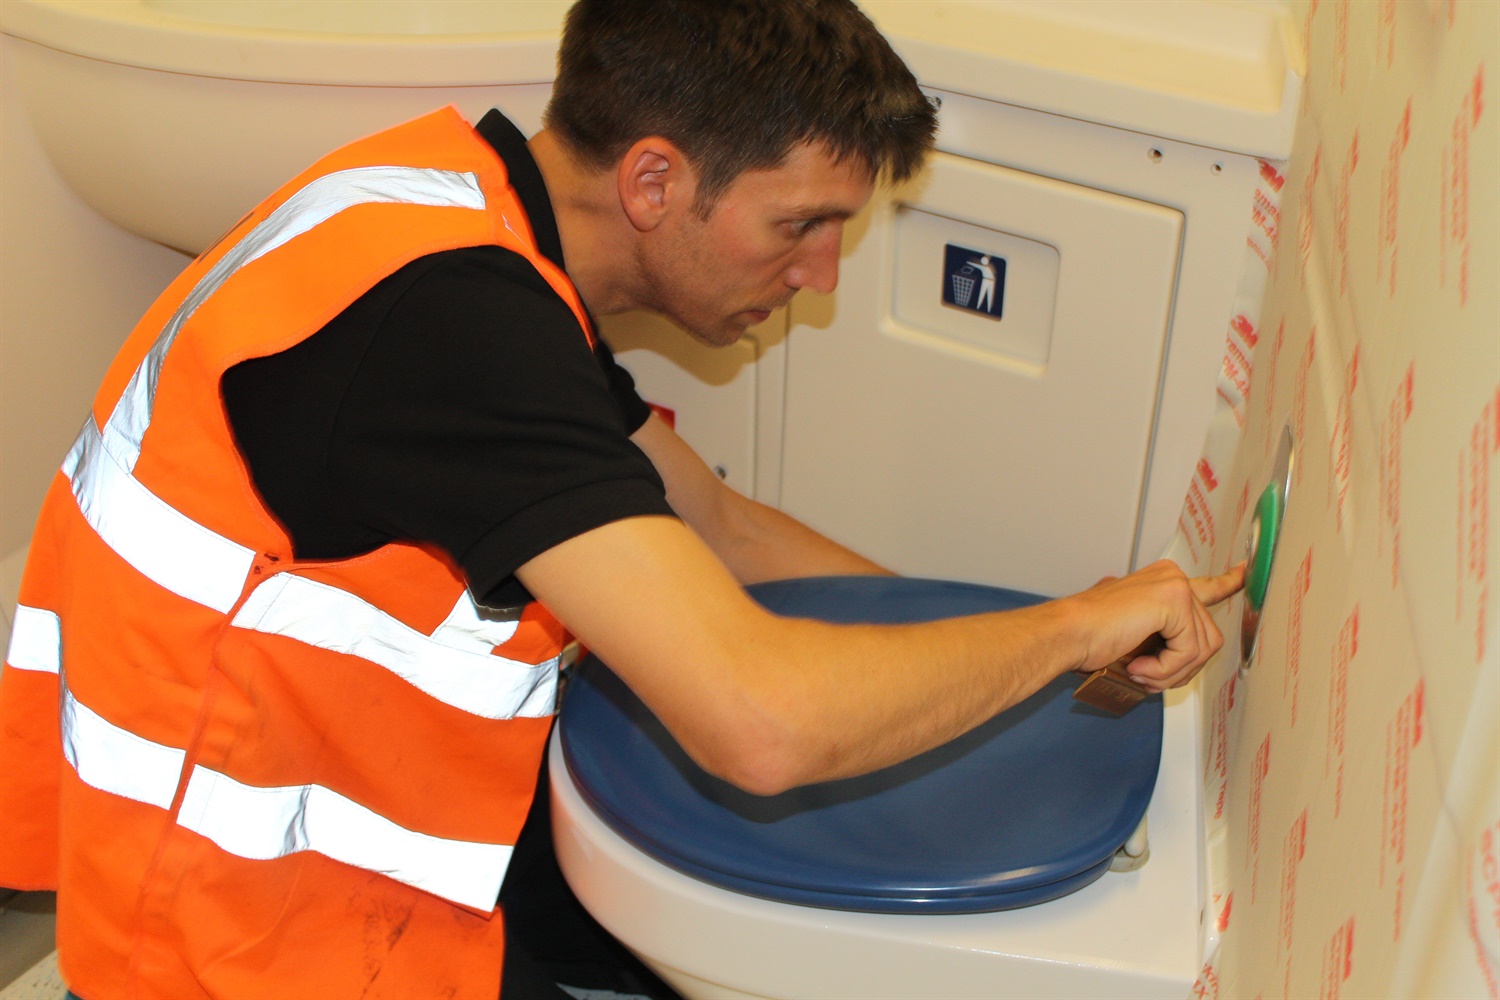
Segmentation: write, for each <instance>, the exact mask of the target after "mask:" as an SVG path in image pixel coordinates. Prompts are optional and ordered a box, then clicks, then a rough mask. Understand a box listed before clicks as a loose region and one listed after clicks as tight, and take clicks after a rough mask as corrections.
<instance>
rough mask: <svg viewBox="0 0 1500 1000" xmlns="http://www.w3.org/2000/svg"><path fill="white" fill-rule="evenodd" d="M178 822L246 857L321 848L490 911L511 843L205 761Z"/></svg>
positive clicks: (191, 782)
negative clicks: (242, 778) (439, 831)
mask: <svg viewBox="0 0 1500 1000" xmlns="http://www.w3.org/2000/svg"><path fill="white" fill-rule="evenodd" d="M177 822H178V823H180V824H181V825H182V826H185V827H187V828H188V829H189V830H193V831H195V832H197V833H200V834H202V835H203V836H205V837H207V838H208V839H209V840H212V841H213V842H214V843H215V844H218V845H219V846H220V847H221V848H223V849H224V850H226V851H228V852H229V853H230V854H234V855H238V856H239V857H242V858H250V859H252V860H255V861H269V860H271V859H272V858H280V857H285V856H286V855H288V854H293V853H295V852H297V851H317V852H318V853H319V854H322V855H324V856H326V857H330V858H332V859H333V860H335V861H342V862H344V863H345V864H349V865H354V866H355V867H357V868H364V869H366V870H368V871H374V872H379V873H380V874H382V875H386V876H388V877H390V878H393V879H395V880H396V881H398V882H404V883H406V884H407V885H410V886H414V887H416V888H418V889H422V890H424V891H426V892H430V893H433V894H434V895H437V896H442V897H443V898H444V899H450V900H452V901H453V902H455V903H461V904H463V905H465V906H473V907H476V908H478V909H483V910H488V909H491V908H492V907H494V905H495V899H496V897H497V896H499V894H500V882H501V880H502V879H503V878H504V877H505V869H506V866H507V865H509V864H510V856H511V850H512V849H511V848H510V847H509V846H507V845H504V844H480V843H475V842H473V841H466V840H448V839H444V838H442V837H433V836H429V835H427V834H423V833H416V832H415V831H412V830H408V829H406V828H405V827H403V826H399V825H397V824H396V823H392V822H391V821H390V820H388V819H386V818H385V817H383V816H381V815H379V814H378V813H375V812H372V811H371V810H369V809H366V808H365V807H364V806H362V805H360V804H359V803H357V802H354V801H352V800H350V799H347V798H345V797H344V796H342V795H339V794H338V793H337V792H333V791H330V790H329V789H327V788H324V787H323V786H322V785H291V786H288V787H283V788H257V787H254V786H252V785H245V784H241V783H240V782H238V781H235V780H234V779H233V778H230V777H228V776H227V775H223V774H220V773H219V772H217V771H211V770H209V769H208V768H205V767H195V768H193V776H192V777H191V778H190V779H189V780H188V787H187V794H186V795H185V796H184V797H183V800H182V810H181V812H180V814H179V815H178V818H177Z"/></svg>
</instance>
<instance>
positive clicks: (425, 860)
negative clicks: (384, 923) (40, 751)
mask: <svg viewBox="0 0 1500 1000" xmlns="http://www.w3.org/2000/svg"><path fill="white" fill-rule="evenodd" d="M62 708H63V710H62V735H63V753H64V755H65V756H66V757H67V759H68V763H69V764H71V765H72V766H73V769H74V770H75V771H77V772H78V777H79V779H80V780H82V781H83V782H84V784H86V785H90V786H92V787H94V788H97V789H99V790H101V791H104V792H109V793H111V794H114V795H120V796H124V797H125V798H127V799H134V800H135V801H137V802H144V803H146V804H148V805H153V806H158V807H160V808H162V809H169V808H171V805H172V797H173V796H174V795H175V794H176V791H177V783H178V781H179V780H180V778H181V776H182V768H183V764H184V762H185V760H186V756H187V755H186V754H185V753H184V752H183V751H181V750H178V749H176V748H174V747H169V746H163V745H162V744H160V743H153V742H151V741H150V740H146V739H142V738H141V737H139V736H136V735H134V734H132V733H129V732H127V731H126V730H124V729H121V728H120V727H119V726H116V725H114V724H113V723H111V722H109V721H108V720H106V719H104V718H103V717H102V716H100V715H99V714H98V713H97V712H94V711H93V710H92V709H90V708H89V707H88V706H86V705H83V704H81V703H80V702H79V701H78V699H77V698H75V697H74V696H73V693H72V692H71V691H69V690H67V688H66V687H64V689H63V706H62ZM177 822H178V823H179V824H180V825H181V826H184V827H186V828H187V829H189V830H192V831H194V832H196V833H199V834H201V835H202V836H204V837H207V838H208V839H209V840H212V841H213V842H214V843H215V844H217V845H219V847H221V848H223V849H224V850H225V851H228V852H229V853H230V854H234V855H237V856H239V857H242V858H249V859H251V860H256V861H264V860H269V859H271V858H280V857H284V856H286V855H288V854H293V853H295V852H297V851H317V852H318V853H319V854H322V855H324V856H326V857H330V858H333V859H334V860H335V861H342V862H344V863H345V864H350V865H354V866H355V867H358V868H363V869H366V870H368V871H372V872H378V873H379V874H382V875H386V876H389V877H390V878H393V879H396V880H398V881H400V882H404V883H406V884H407V885H410V886H415V887H416V888H418V889H422V890H424V891H426V892H431V893H433V894H435V895H438V896H442V897H443V898H444V899H450V900H452V901H453V902H455V903H461V904H463V905H465V906H473V907H477V908H479V909H486V910H487V909H490V908H491V907H493V906H494V905H495V899H496V897H497V896H498V895H499V893H500V882H501V880H502V879H503V878H504V877H505V869H506V866H507V865H509V864H510V855H511V851H512V848H511V847H510V846H509V845H507V844H481V843H475V842H473V841H468V840H450V839H447V838H443V837H434V836H431V835H429V834H425V833H417V832H415V831H413V830H408V829H406V828H405V827H403V826H399V825H397V824H396V823H393V822H391V821H390V820H388V819H386V818H384V817H383V816H380V815H379V814H377V813H375V812H372V811H371V810H369V809H367V808H365V807H364V806H362V805H360V804H358V803H357V802H354V801H352V800H350V799H347V798H345V797H344V796H342V795H339V794H338V793H337V792H334V791H330V790H329V789H327V788H324V787H323V786H321V785H292V786H288V787H276V788H257V787H255V786H252V785H246V784H242V783H240V782H238V781H235V780H234V779H233V778H230V777H227V776H225V775H223V774H220V773H219V772H217V771H212V770H209V769H208V768H206V767H201V766H200V767H194V768H193V773H192V777H191V778H189V779H188V786H187V790H186V792H185V794H184V795H183V800H182V809H181V810H180V811H179V813H178V818H177Z"/></svg>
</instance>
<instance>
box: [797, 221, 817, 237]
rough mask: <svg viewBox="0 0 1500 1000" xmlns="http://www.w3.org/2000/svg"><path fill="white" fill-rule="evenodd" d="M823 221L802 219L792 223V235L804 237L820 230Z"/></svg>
mask: <svg viewBox="0 0 1500 1000" xmlns="http://www.w3.org/2000/svg"><path fill="white" fill-rule="evenodd" d="M823 221H824V220H823V219H803V220H801V221H800V222H794V223H792V233H793V234H794V235H796V236H806V235H807V234H809V233H812V232H816V231H817V230H818V229H820V228H822V225H823Z"/></svg>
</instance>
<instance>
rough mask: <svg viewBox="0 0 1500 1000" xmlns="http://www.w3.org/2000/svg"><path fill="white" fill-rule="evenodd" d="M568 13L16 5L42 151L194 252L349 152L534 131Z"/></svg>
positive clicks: (536, 0) (8, 5) (262, 2)
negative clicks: (366, 142) (430, 128)
mask: <svg viewBox="0 0 1500 1000" xmlns="http://www.w3.org/2000/svg"><path fill="white" fill-rule="evenodd" d="M569 5H570V3H569V0H509V2H506V3H493V2H484V0H382V2H379V3H370V2H363V0H319V2H316V3H307V2H293V0H6V2H5V3H3V4H0V31H3V32H4V33H5V34H7V35H10V36H12V37H13V38H14V39H17V40H19V41H18V42H17V43H16V44H15V45H13V46H10V49H11V54H12V58H13V65H14V68H15V71H16V74H17V76H16V79H17V80H18V87H19V90H20V96H21V99H22V101H23V103H24V104H25V106H26V109H27V111H28V113H29V115H30V117H31V119H32V122H33V124H34V126H35V128H36V132H37V135H38V138H39V139H40V141H41V144H42V147H43V149H44V150H45V151H46V153H47V155H48V157H49V158H50V159H51V160H52V163H53V165H54V166H55V167H56V168H57V170H58V172H59V173H60V174H61V176H62V177H63V179H64V180H66V181H67V183H68V184H69V185H70V186H71V187H72V188H73V189H74V191H76V192H77V193H78V195H79V196H80V197H81V198H82V199H83V200H84V201H85V202H86V203H87V204H88V205H89V206H90V207H92V208H93V209H94V210H95V211H97V212H99V213H100V214H101V215H103V216H104V217H105V218H107V219H109V220H110V221H112V222H114V223H116V224H117V225H120V226H122V227H123V228H125V229H127V230H129V231H131V232H134V233H136V234H138V235H141V236H144V237H146V238H148V239H151V240H155V241H156V242H158V243H163V244H166V245H167V246H171V247H175V248H177V249H179V250H184V251H187V252H189V253H197V252H199V251H201V250H202V249H203V248H205V247H207V246H208V245H209V244H211V243H212V242H213V241H214V240H215V239H217V238H218V236H219V234H220V233H222V232H223V231H224V230H225V229H227V228H228V227H229V226H230V225H232V224H233V223H234V222H235V221H236V220H237V219H238V218H239V217H240V216H241V215H243V214H244V213H245V212H246V211H248V210H249V209H250V208H252V207H253V206H254V205H255V204H256V203H257V202H258V201H259V200H260V199H261V198H263V197H265V196H266V195H267V194H269V193H270V192H271V191H273V190H274V189H275V188H276V187H277V186H278V185H279V184H281V183H282V182H284V181H286V180H287V179H288V178H290V177H291V176H293V175H294V174H296V173H297V172H298V171H300V170H302V169H303V168H304V167H306V166H307V165H308V164H310V163H311V162H312V161H313V160H315V159H316V158H317V157H319V156H321V155H322V154H323V153H326V152H327V151H328V150H330V149H333V148H334V147H336V146H338V145H341V144H342V143H345V142H347V141H349V140H351V139H355V138H358V137H360V136H362V135H367V134H369V133H371V132H375V131H378V130H380V129H382V128H385V127H388V126H390V125H394V124H397V123H399V122H402V121H405V120H407V119H409V118H414V117H416V116H418V115H421V114H424V113H426V112H428V111H432V110H434V109H436V108H439V107H441V106H443V105H445V104H453V105H456V106H457V107H458V109H459V110H460V111H461V112H463V113H464V115H465V116H467V117H469V118H470V120H477V118H478V117H479V116H481V115H483V113H484V112H485V111H487V110H489V109H490V108H492V107H498V108H500V109H501V110H502V111H504V112H505V113H506V114H507V115H509V116H510V117H511V119H512V120H513V121H515V122H516V124H517V125H518V126H520V127H521V129H522V130H523V131H526V132H527V133H528V134H529V133H531V132H533V131H535V130H536V129H538V128H539V127H540V122H541V113H542V109H543V107H544V106H545V104H546V101H547V97H548V95H549V94H550V93H551V84H552V78H553V75H554V66H555V62H556V56H557V40H558V36H559V34H560V32H561V26H562V19H563V16H564V14H565V13H566V11H567V9H568V7H569Z"/></svg>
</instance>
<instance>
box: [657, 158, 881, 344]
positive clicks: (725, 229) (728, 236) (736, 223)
mask: <svg viewBox="0 0 1500 1000" xmlns="http://www.w3.org/2000/svg"><path fill="white" fill-rule="evenodd" d="M873 190H874V184H873V182H872V181H871V180H870V179H869V178H868V177H866V176H865V173H864V171H863V170H862V169H861V168H860V166H858V165H857V164H856V163H852V162H848V161H846V162H844V163H835V162H834V160H833V157H831V156H830V155H829V154H828V153H827V152H826V151H824V149H823V148H822V147H821V146H816V145H802V146H798V147H796V148H795V149H793V150H792V152H791V154H790V155H789V156H788V157H787V159H786V162H785V163H783V164H782V165H781V166H779V167H776V168H774V169H771V170H747V171H746V172H744V173H743V174H741V175H740V176H739V177H737V178H735V180H734V181H733V182H732V183H731V184H730V185H729V187H728V188H726V189H725V190H724V191H723V192H722V193H721V194H720V196H719V199H718V201H717V202H716V203H715V204H714V206H713V209H712V211H711V212H710V214H709V216H708V218H707V219H704V218H702V217H701V215H700V213H699V212H697V211H696V210H694V209H689V210H687V211H680V212H677V213H675V214H674V215H673V216H672V217H671V219H670V220H668V221H667V222H666V223H664V225H663V226H662V227H661V229H660V230H659V231H658V233H657V234H656V235H657V237H658V238H657V239H655V240H653V241H651V243H650V244H648V245H647V246H645V247H643V248H642V265H643V270H644V273H645V275H646V278H647V281H648V283H649V285H650V288H651V291H652V301H651V302H650V307H651V308H653V309H654V310H655V311H657V312H660V313H662V314H663V315H665V316H667V317H668V318H669V319H671V320H672V321H673V322H675V323H677V324H678V325H679V326H681V327H682V328H683V329H684V330H686V331H687V332H688V333H690V334H692V336H693V337H695V338H696V339H698V340H701V341H703V342H704V343H706V344H709V345H712V346H715V347H722V346H725V345H728V344H732V343H734V342H735V341H736V340H738V339H739V338H740V335H741V334H743V333H744V332H745V330H747V329H748V328H749V327H751V326H754V325H755V324H756V323H760V322H763V321H764V320H765V319H766V317H767V316H769V315H770V314H771V311H772V310H773V309H778V308H780V307H781V306H784V305H786V304H787V302H789V301H790V300H791V298H792V296H793V295H794V294H796V293H797V291H798V290H799V289H802V288H810V289H812V290H813V291H815V292H822V293H824V294H827V293H829V292H832V291H833V289H834V286H835V285H837V284H838V277H839V246H840V243H841V242H842V237H843V230H844V220H846V219H848V218H849V217H850V216H851V215H853V214H854V213H856V212H858V211H859V210H860V208H862V207H863V206H864V204H865V202H867V201H869V199H870V194H871V192H872V191H873Z"/></svg>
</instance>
